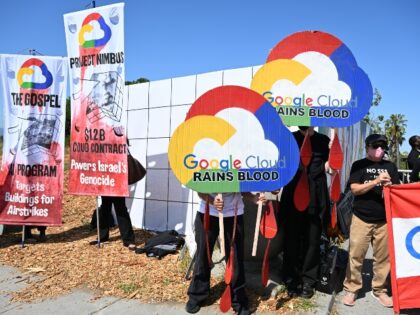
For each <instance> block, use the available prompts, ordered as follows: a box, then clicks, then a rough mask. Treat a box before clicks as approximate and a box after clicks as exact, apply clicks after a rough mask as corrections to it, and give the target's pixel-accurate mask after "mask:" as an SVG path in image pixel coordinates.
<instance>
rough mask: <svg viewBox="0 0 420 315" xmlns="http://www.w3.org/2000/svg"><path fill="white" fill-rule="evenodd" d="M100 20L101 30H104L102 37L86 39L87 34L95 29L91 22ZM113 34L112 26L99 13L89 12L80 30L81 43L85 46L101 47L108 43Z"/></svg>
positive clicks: (90, 33)
mask: <svg viewBox="0 0 420 315" xmlns="http://www.w3.org/2000/svg"><path fill="white" fill-rule="evenodd" d="M93 21H96V22H98V24H99V26H100V28H101V30H102V31H103V36H102V38H99V39H89V40H86V39H85V36H87V35H90V36H92V33H93V31H94V26H93V25H92V24H91V22H93ZM111 35H112V32H111V28H110V27H109V26H108V24H106V22H105V20H104V18H103V17H102V16H101V15H100V14H99V13H92V14H89V15H88V16H87V17H86V18H85V19H84V20H83V23H82V28H81V29H80V32H79V45H80V46H81V47H83V48H101V47H103V46H105V45H106V43H108V41H109V40H110V38H111Z"/></svg>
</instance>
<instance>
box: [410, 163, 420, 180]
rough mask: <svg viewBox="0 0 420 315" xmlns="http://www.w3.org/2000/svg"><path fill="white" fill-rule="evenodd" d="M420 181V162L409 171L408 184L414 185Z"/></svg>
mask: <svg viewBox="0 0 420 315" xmlns="http://www.w3.org/2000/svg"><path fill="white" fill-rule="evenodd" d="M419 179H420V160H419V161H416V162H415V163H414V166H413V169H412V170H411V175H410V182H411V183H416V182H418V181H419Z"/></svg>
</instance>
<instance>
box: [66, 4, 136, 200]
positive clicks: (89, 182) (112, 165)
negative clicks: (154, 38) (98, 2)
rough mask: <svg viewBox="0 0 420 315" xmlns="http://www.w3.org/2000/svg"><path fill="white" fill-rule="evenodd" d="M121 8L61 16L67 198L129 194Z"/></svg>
mask: <svg viewBox="0 0 420 315" xmlns="http://www.w3.org/2000/svg"><path fill="white" fill-rule="evenodd" d="M123 9H124V4H122V3H119V4H113V5H109V6H104V7H99V8H93V9H89V10H85V11H80V12H75V13H69V14H65V15H64V26H65V31H66V41H67V51H68V61H69V68H70V92H71V109H72V119H71V139H70V165H69V168H70V179H69V181H70V183H69V193H71V194H77V195H102V196H103V195H105V196H128V184H127V153H128V147H127V140H126V131H125V126H126V104H124V84H125V83H124V80H125V71H124V14H123Z"/></svg>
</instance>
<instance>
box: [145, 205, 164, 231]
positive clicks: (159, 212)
mask: <svg viewBox="0 0 420 315" xmlns="http://www.w3.org/2000/svg"><path fill="white" fill-rule="evenodd" d="M167 224H168V202H167V201H156V200H147V199H146V211H145V214H144V227H145V228H146V229H149V230H156V231H164V230H166V229H167V226H168V225H167Z"/></svg>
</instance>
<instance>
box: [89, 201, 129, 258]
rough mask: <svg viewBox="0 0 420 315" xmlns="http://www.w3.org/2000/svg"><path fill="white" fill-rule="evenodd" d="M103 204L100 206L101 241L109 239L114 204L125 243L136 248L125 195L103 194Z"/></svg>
mask: <svg viewBox="0 0 420 315" xmlns="http://www.w3.org/2000/svg"><path fill="white" fill-rule="evenodd" d="M101 199H102V204H101V207H100V208H99V239H100V241H101V242H107V241H108V240H109V220H107V218H108V217H109V216H111V215H112V214H111V211H112V205H114V209H115V214H116V215H117V222H118V228H119V230H120V234H121V238H122V241H123V245H124V246H125V247H128V249H130V250H135V249H136V245H135V238H134V231H133V226H132V225H131V219H130V215H129V214H128V211H127V207H126V205H125V197H116V196H113V197H108V196H102V197H101ZM90 244H91V245H95V244H97V240H95V241H91V242H90Z"/></svg>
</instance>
